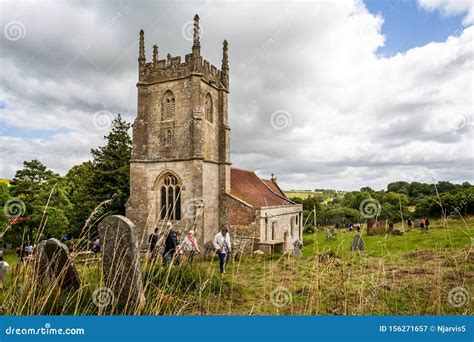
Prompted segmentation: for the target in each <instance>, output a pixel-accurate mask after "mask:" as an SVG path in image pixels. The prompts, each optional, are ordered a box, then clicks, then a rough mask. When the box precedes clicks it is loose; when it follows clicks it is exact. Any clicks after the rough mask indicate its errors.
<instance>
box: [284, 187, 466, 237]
mask: <svg viewBox="0 0 474 342" xmlns="http://www.w3.org/2000/svg"><path fill="white" fill-rule="evenodd" d="M292 200H293V201H294V202H296V203H299V204H302V205H303V210H304V217H305V218H306V219H307V220H306V221H307V226H309V229H311V226H312V225H313V222H314V216H313V213H314V210H316V221H317V224H318V225H336V224H339V225H346V224H350V223H353V224H356V223H361V222H365V221H370V220H372V221H375V220H389V221H392V222H399V221H401V220H402V219H404V220H406V219H408V218H411V219H416V218H426V217H429V218H441V217H445V218H453V217H460V216H463V217H465V216H469V215H473V214H474V186H473V185H471V184H470V183H468V182H465V183H462V184H453V183H450V182H447V181H440V182H437V183H434V184H433V183H432V184H428V183H420V182H411V183H409V182H404V181H398V182H393V183H390V184H388V186H387V189H386V190H380V191H375V190H373V189H371V188H369V187H364V188H361V189H360V190H359V191H350V192H345V193H342V194H340V193H337V192H334V193H333V195H332V196H329V197H328V195H327V193H326V195H314V196H310V197H307V198H304V199H302V198H298V197H295V198H292Z"/></svg>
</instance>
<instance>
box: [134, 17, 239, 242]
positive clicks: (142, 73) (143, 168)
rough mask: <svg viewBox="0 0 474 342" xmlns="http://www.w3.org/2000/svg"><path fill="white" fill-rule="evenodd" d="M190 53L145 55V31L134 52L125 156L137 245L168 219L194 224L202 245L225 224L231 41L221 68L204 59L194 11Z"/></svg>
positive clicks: (177, 224)
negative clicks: (132, 107)
mask: <svg viewBox="0 0 474 342" xmlns="http://www.w3.org/2000/svg"><path fill="white" fill-rule="evenodd" d="M193 32H194V35H193V46H192V52H191V53H190V54H187V55H185V58H184V62H182V61H181V57H172V56H171V55H170V54H168V55H167V56H166V58H164V59H159V55H158V46H156V45H154V46H153V58H152V61H151V62H147V61H146V57H145V42H144V32H143V30H141V31H140V44H139V55H138V83H137V88H138V108H137V117H136V119H135V121H134V123H133V125H132V127H133V152H132V159H131V160H130V198H129V200H128V202H127V205H126V215H127V217H128V218H130V219H131V220H132V221H133V222H134V223H135V224H136V226H137V233H138V238H139V239H140V240H141V242H142V243H145V242H146V238H147V236H148V235H149V234H150V233H152V232H153V230H154V229H155V228H160V229H161V228H163V227H164V226H165V225H166V223H167V222H168V221H170V222H172V223H173V226H174V227H175V228H176V229H177V230H181V231H187V230H190V229H193V230H194V231H195V232H196V235H197V237H198V240H199V241H200V243H201V244H202V243H204V242H206V241H208V240H210V239H212V237H213V235H214V234H215V233H216V232H217V231H218V230H219V227H220V226H221V225H224V224H227V210H226V209H225V208H224V206H225V205H224V203H225V200H224V198H225V195H226V194H228V193H229V192H230V149H229V135H230V128H229V125H228V113H227V107H228V103H227V97H228V93H229V65H228V44H227V41H224V43H223V56H222V66H221V70H218V69H217V68H216V67H215V66H214V65H211V64H210V63H209V62H208V61H206V60H204V59H203V58H202V57H201V42H200V32H199V17H198V16H197V15H196V16H195V17H194V28H193Z"/></svg>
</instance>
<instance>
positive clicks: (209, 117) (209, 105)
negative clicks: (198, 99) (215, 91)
mask: <svg viewBox="0 0 474 342" xmlns="http://www.w3.org/2000/svg"><path fill="white" fill-rule="evenodd" d="M204 110H205V115H206V120H207V121H209V122H212V119H213V118H212V116H213V108H212V97H211V95H210V94H209V93H208V94H207V95H206V100H205V101H204Z"/></svg>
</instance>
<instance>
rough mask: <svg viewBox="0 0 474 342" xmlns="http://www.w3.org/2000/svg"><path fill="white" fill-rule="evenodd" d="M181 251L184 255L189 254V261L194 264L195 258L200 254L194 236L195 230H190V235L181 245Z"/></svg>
mask: <svg viewBox="0 0 474 342" xmlns="http://www.w3.org/2000/svg"><path fill="white" fill-rule="evenodd" d="M180 250H181V251H183V252H184V253H188V260H189V261H190V262H193V259H194V256H195V255H196V254H198V253H201V252H200V251H199V247H198V244H197V241H196V237H195V236H194V230H192V229H191V230H190V231H189V232H188V234H187V235H186V236H185V237H184V239H183V242H182V243H181V245H180Z"/></svg>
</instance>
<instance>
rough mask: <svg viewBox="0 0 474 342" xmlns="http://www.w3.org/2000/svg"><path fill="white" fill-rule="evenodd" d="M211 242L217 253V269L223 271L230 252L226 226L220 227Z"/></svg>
mask: <svg viewBox="0 0 474 342" xmlns="http://www.w3.org/2000/svg"><path fill="white" fill-rule="evenodd" d="M213 244H214V248H215V249H216V253H217V254H218V255H219V269H220V271H221V273H225V266H226V265H227V262H228V261H229V256H230V253H231V243H230V235H229V229H227V227H222V228H221V231H220V232H219V233H217V234H216V235H215V236H214V241H213Z"/></svg>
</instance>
